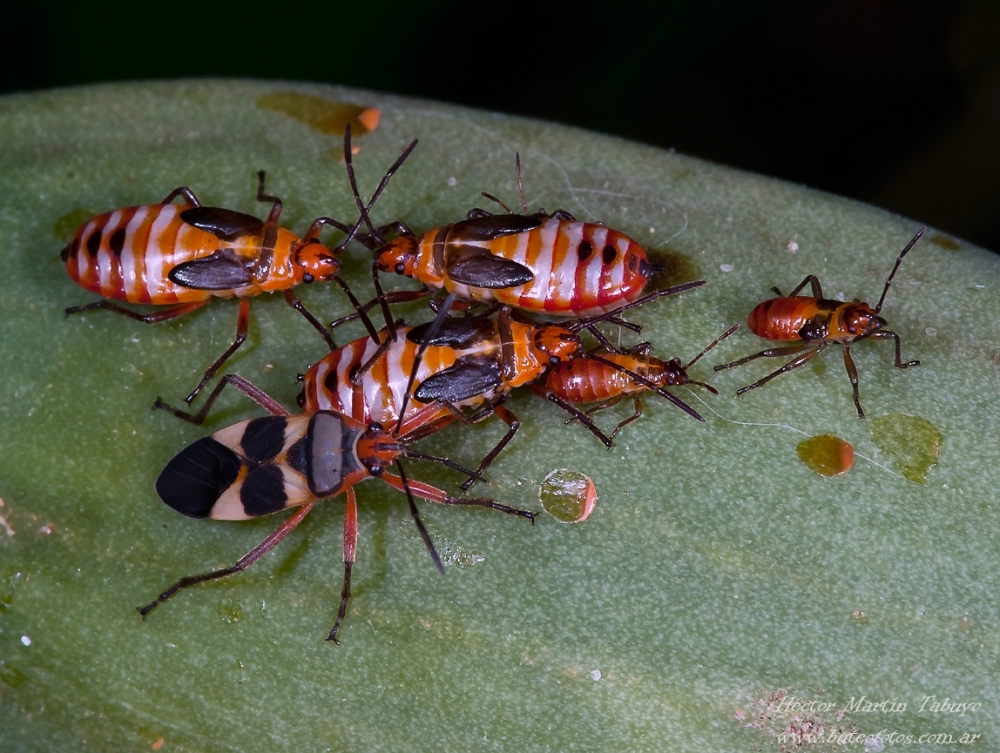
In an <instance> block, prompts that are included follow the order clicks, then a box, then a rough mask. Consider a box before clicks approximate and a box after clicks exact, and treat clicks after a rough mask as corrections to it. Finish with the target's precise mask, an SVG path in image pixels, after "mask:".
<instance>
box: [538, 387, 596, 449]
mask: <svg viewBox="0 0 1000 753" xmlns="http://www.w3.org/2000/svg"><path fill="white" fill-rule="evenodd" d="M544 397H545V399H546V400H548V401H550V402H553V403H555V404H556V405H558V406H559V407H560V408H562V409H563V410H564V411H566V412H567V413H569V414H570V415H571V416H572V417H573V418H575V419H576V420H577V421H579V422H580V423H581V424H583V425H584V426H586V427H587V429H588V430H589V431H590V433H591V434H593V435H594V436H595V437H597V438H598V439H600V440H601V442H602V443H603V444H604V446H605V447H606V448H608V449H609V450H610V449H611V445H612V442H611V439H610V438H609V437H608V435H607V434H605V433H604V432H603V431H601V430H600V429H599V428H598V426H597V424H595V423H594V422H593V420H591V418H590V416H588V415H587V414H586V413H585V412H584V411H582V410H580V409H578V408H576V407H574V406H573V405H570V404H569V403H567V402H566V401H565V400H563V399H562V398H561V397H559V396H558V395H556V394H555V393H553V392H548V393H546V394H545V396H544Z"/></svg>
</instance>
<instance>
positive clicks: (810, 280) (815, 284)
mask: <svg viewBox="0 0 1000 753" xmlns="http://www.w3.org/2000/svg"><path fill="white" fill-rule="evenodd" d="M806 285H811V286H812V294H813V298H822V297H823V287H822V286H821V285H820V284H819V278H818V277H817V276H816V275H806V279H804V280H803V281H802V282H800V283H799V285H798V287H797V288H795V289H794V290H793V291H792V292H791V293H789V294H788V295H789V296H793V295H798V294H799V293H800V292H801V291H802V288H804V287H805V286H806ZM774 291H775V292H776V293H777V292H778V289H777V288H774ZM778 295H779V296H780V295H781V293H778Z"/></svg>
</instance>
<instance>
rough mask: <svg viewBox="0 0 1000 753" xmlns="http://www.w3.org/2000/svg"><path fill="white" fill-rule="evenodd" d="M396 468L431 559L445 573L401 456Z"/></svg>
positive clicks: (439, 570)
mask: <svg viewBox="0 0 1000 753" xmlns="http://www.w3.org/2000/svg"><path fill="white" fill-rule="evenodd" d="M396 470H398V471H399V478H400V480H401V481H402V482H403V490H404V491H405V492H406V499H407V501H408V502H409V503H410V515H412V516H413V522H414V523H416V524H417V530H418V531H419V532H420V538H421V539H423V542H424V546H425V547H427V553H428V554H430V555H431V559H432V560H434V565H435V567H437V569H438V572H439V573H441V575H444V565H442V564H441V558H440V557H438V553H437V551H436V550H435V549H434V544H433V542H432V541H431V537H430V534H429V533H427V529H426V528H425V527H424V523H423V521H422V520H421V519H420V512H419V511H418V510H417V501H416V500H415V499H414V498H413V492H412V491H411V490H410V482H409V481H407V479H406V473H405V472H404V471H403V464H402V463H400V462H399V458H396Z"/></svg>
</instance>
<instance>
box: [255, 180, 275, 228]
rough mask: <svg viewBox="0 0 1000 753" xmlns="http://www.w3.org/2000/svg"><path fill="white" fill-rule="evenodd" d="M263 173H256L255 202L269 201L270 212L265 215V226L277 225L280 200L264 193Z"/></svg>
mask: <svg viewBox="0 0 1000 753" xmlns="http://www.w3.org/2000/svg"><path fill="white" fill-rule="evenodd" d="M264 174H265V173H264V171H263V170H258V171H257V180H258V181H259V182H258V183H257V201H270V202H271V211H270V212H268V214H267V220H266V222H267V224H268V225H277V224H278V219H279V218H280V217H281V199H279V198H278V197H277V196H270V195H268V194H266V193H264Z"/></svg>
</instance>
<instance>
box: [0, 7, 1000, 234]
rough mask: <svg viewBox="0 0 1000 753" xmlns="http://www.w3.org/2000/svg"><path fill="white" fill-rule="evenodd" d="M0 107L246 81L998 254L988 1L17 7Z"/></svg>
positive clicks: (8, 13) (0, 69)
mask: <svg viewBox="0 0 1000 753" xmlns="http://www.w3.org/2000/svg"><path fill="white" fill-rule="evenodd" d="M3 19H4V20H3V24H2V29H0V56H2V58H3V61H2V62H3V65H0V92H10V91H24V90H31V89H39V88H48V87H54V86H65V85H73V84H82V83H89V82H95V81H109V80H125V79H144V78H177V77H185V76H241V77H257V78H284V79H295V80H306V81H321V82H330V83H341V84H345V85H349V86H357V87H366V88H371V89H376V90H381V91H391V92H397V93H400V94H407V95H413V96H418V97H426V98H431V99H440V100H446V101H450V102H455V103H459V104H466V105H471V106H475V107H482V108H486V109H490V110H497V111H502V112H509V113H517V114H522V115H528V116H532V117H537V118H542V119H547V120H554V121H559V122H563V123H569V124H573V125H579V126H582V127H584V128H589V129H593V130H597V131H603V132H606V133H612V134H618V135H621V136H624V137H626V138H630V139H635V140H638V141H643V142H646V143H650V144H655V145H658V146H662V147H668V148H670V147H672V148H675V149H677V150H678V151H680V152H683V153H686V154H690V155H694V156H697V157H702V158H705V159H709V160H713V161H716V162H720V163H724V164H727V165H732V166H734V167H739V168H743V169H747V170H752V171H755V172H760V173H765V174H768V175H774V176H777V177H780V178H784V179H786V180H791V181H794V182H797V183H804V184H806V185H809V186H812V187H815V188H820V189H823V190H827V191H831V192H833V193H837V194H841V195H845V196H850V197H853V198H857V199H860V200H862V201H866V202H870V203H873V204H877V205H879V206H883V207H885V208H887V209H890V210H892V211H895V212H899V213H901V214H904V215H908V216H911V217H913V218H915V219H919V220H922V221H925V222H928V223H931V224H934V225H936V226H938V227H941V228H943V229H945V230H946V231H948V232H950V233H952V234H954V235H956V236H960V237H963V238H966V239H968V240H970V241H973V242H975V243H978V244H980V245H983V246H986V247H988V248H993V249H1000V138H998V134H1000V5H998V4H997V3H995V2H990V0H964V1H961V2H954V3H935V2H921V1H920V0H916V1H909V0H820V1H819V2H807V3H802V2H793V1H792V0H766V1H764V2H759V3H745V2H740V1H739V0H704V2H699V3H693V2H680V1H679V0H660V1H658V2H654V1H651V0H640V1H639V2H628V3H620V4H614V3H608V2H606V1H604V0H579V2H576V3H574V4H572V5H556V6H550V5H544V4H539V3H529V2H525V0H508V1H507V2H505V3H502V4H498V3H489V4H487V3H476V4H473V3H467V2H458V1H457V0H409V1H408V2H401V1H399V0H391V1H390V2H375V3H350V4H348V3H342V2H324V3H313V2H306V1H305V0H287V1H286V2H284V3H280V4H274V3H263V2H259V1H253V2H243V3H239V4H236V3H225V4H219V3H202V4H197V5H193V6H184V5H156V6H154V5H137V4H135V3H129V2H124V0H106V1H105V2H101V3H96V4H94V5H93V6H92V7H87V6H86V5H85V4H83V3H78V2H71V1H70V0H39V1H38V2H31V1H30V0H13V2H11V3H8V7H6V8H5V10H4V12H3Z"/></svg>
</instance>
